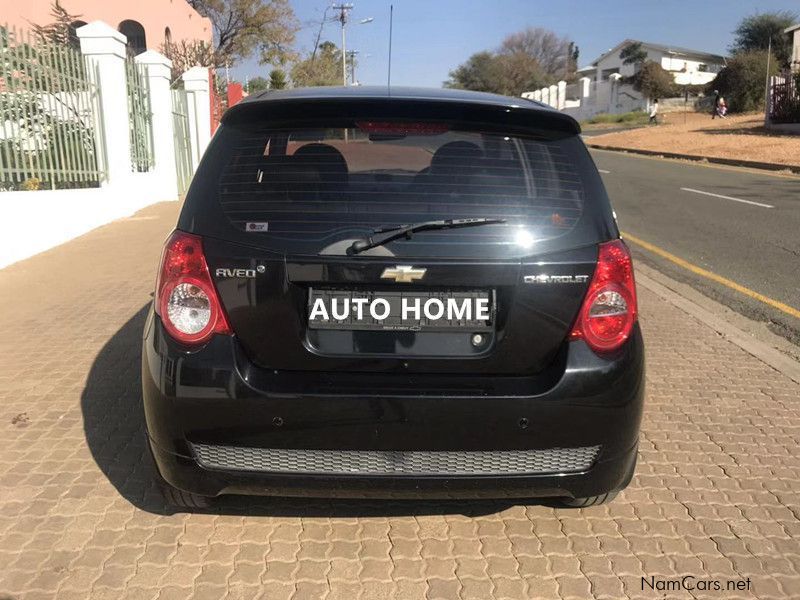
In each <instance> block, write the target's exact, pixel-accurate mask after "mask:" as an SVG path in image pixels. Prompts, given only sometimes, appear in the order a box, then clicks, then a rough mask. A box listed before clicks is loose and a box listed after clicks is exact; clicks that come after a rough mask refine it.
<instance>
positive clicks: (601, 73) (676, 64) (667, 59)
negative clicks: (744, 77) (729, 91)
mask: <svg viewBox="0 0 800 600" xmlns="http://www.w3.org/2000/svg"><path fill="white" fill-rule="evenodd" d="M795 39H797V37H796V36H795ZM637 43H638V44H641V45H642V50H644V51H645V52H646V53H647V59H648V60H652V61H654V62H656V63H658V64H660V65H661V66H662V67H663V68H664V69H665V70H666V71H669V72H670V73H672V76H673V77H674V78H675V81H676V82H677V83H680V84H682V85H703V84H706V83H708V82H709V81H711V80H713V79H714V78H715V77H716V76H717V73H719V72H720V71H721V70H722V68H723V67H724V66H725V57H724V56H721V55H719V54H711V53H710V52H703V51H700V50H690V49H689V48H681V47H679V46H666V45H664V44H653V43H651V42H642V41H639V40H630V39H628V40H624V41H622V42H620V43H619V44H617V45H616V46H614V47H613V48H611V50H609V51H608V52H605V53H603V54H601V55H600V56H599V57H598V58H597V60H595V61H594V62H593V63H592V64H591V65H589V66H587V67H584V68H582V69H579V70H578V76H579V77H588V78H590V79H592V80H594V81H597V82H599V81H608V80H609V78H610V77H611V75H613V74H615V73H617V74H619V75H621V76H623V77H629V76H631V75H634V74H635V72H636V65H632V64H630V65H625V64H623V63H622V59H621V58H620V57H619V54H620V52H622V50H623V49H624V48H625V47H626V46H629V45H631V44H637ZM795 49H796V48H795Z"/></svg>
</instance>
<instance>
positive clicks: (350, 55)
mask: <svg viewBox="0 0 800 600" xmlns="http://www.w3.org/2000/svg"><path fill="white" fill-rule="evenodd" d="M356 54H358V50H348V52H347V60H349V61H350V85H355V84H356Z"/></svg>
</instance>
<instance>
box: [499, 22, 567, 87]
mask: <svg viewBox="0 0 800 600" xmlns="http://www.w3.org/2000/svg"><path fill="white" fill-rule="evenodd" d="M569 51H570V45H569V40H568V39H567V38H565V37H558V35H556V34H555V33H553V32H552V31H550V30H548V29H544V28H542V27H535V28H534V27H528V28H527V29H524V30H523V31H519V32H517V33H513V34H511V35H509V36H508V37H507V38H506V39H504V40H503V43H502V44H501V45H500V49H499V50H498V54H500V55H501V56H525V57H526V58H528V59H530V60H532V61H535V62H536V63H537V64H538V66H539V68H540V69H541V71H542V72H543V73H546V74H547V75H549V76H552V77H560V76H561V75H562V74H563V73H564V67H565V65H566V64H567V61H568V58H569Z"/></svg>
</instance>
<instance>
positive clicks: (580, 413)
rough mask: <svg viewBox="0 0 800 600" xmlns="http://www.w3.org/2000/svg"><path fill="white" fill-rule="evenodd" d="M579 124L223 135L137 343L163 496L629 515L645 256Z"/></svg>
mask: <svg viewBox="0 0 800 600" xmlns="http://www.w3.org/2000/svg"><path fill="white" fill-rule="evenodd" d="M579 134H580V128H579V126H578V124H577V123H576V122H575V121H574V120H573V119H572V118H570V117H569V116H566V115H564V114H562V113H559V112H557V111H554V110H552V109H550V108H548V107H545V106H543V105H540V104H537V103H535V102H531V101H528V100H525V99H522V98H508V97H504V96H495V95H490V94H481V93H471V92H462V91H455V90H420V89H397V88H392V89H391V90H388V89H386V88H380V89H377V88H375V89H370V88H347V89H337V88H328V89H325V88H321V89H305V90H303V89H300V90H294V91H287V92H276V93H264V94H261V95H259V96H256V97H254V98H249V99H247V100H246V101H244V102H242V103H240V104H238V105H236V106H234V107H233V108H231V109H230V110H228V112H227V113H226V114H225V116H224V118H223V119H222V125H221V126H220V128H219V130H218V131H217V133H216V135H215V136H214V138H213V140H212V142H211V144H210V146H209V148H208V149H207V151H206V153H205V156H204V157H203V160H202V162H201V164H200V166H199V169H198V171H197V173H196V174H195V177H194V180H193V182H192V184H191V188H190V189H189V192H188V194H187V197H186V200H185V204H184V206H183V210H182V212H181V215H180V218H179V221H178V226H177V229H176V230H175V231H174V233H173V234H172V235H171V236H170V237H169V239H168V240H167V241H166V244H165V247H164V252H163V255H162V259H161V265H160V268H159V274H158V280H157V283H156V291H155V300H154V302H153V306H152V310H151V311H150V314H149V316H148V318H147V323H146V326H145V332H144V344H143V357H142V358H143V360H142V386H143V394H144V408H145V415H146V420H147V434H148V437H149V442H150V444H149V446H150V449H151V450H152V454H153V457H154V459H155V463H156V466H157V470H158V473H159V476H160V482H161V485H162V488H163V489H164V491H165V495H166V497H167V499H168V500H170V501H171V502H172V503H174V504H176V505H179V506H185V507H186V506H188V507H201V506H205V505H206V504H208V502H209V500H210V499H211V498H212V497H214V496H217V495H220V494H262V495H279V496H324V497H379V498H406V497H419V496H426V497H434V498H477V497H506V498H509V497H510V498H514V497H516V498H526V497H556V498H560V499H562V501H563V502H564V503H565V504H566V505H569V506H589V505H591V504H597V503H600V502H604V501H606V500H609V499H611V498H613V496H614V495H615V493H616V492H617V491H618V490H621V489H622V488H624V487H625V486H626V485H627V484H628V482H629V481H630V479H631V477H632V474H633V470H634V466H635V463H636V452H637V440H638V433H639V423H640V420H641V414H642V403H643V390H644V348H643V343H642V337H641V333H640V330H639V325H638V323H637V304H636V290H635V287H634V277H633V270H632V264H631V257H630V254H629V252H628V249H627V248H626V246H625V244H624V243H623V242H622V240H621V239H620V235H619V231H618V229H617V226H616V223H615V220H614V217H613V214H612V211H611V207H610V205H609V201H608V198H607V196H606V192H605V189H604V187H603V183H602V181H601V179H600V177H599V175H598V172H597V169H596V168H595V166H594V163H593V162H592V159H591V157H590V156H589V153H588V152H587V150H586V147H585V146H584V144H583V142H582V140H581V138H580V135H579Z"/></svg>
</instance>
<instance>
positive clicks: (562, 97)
mask: <svg viewBox="0 0 800 600" xmlns="http://www.w3.org/2000/svg"><path fill="white" fill-rule="evenodd" d="M566 106H567V82H566V81H559V82H558V100H557V101H556V108H557V109H558V110H564V109H565V108H566Z"/></svg>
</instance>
